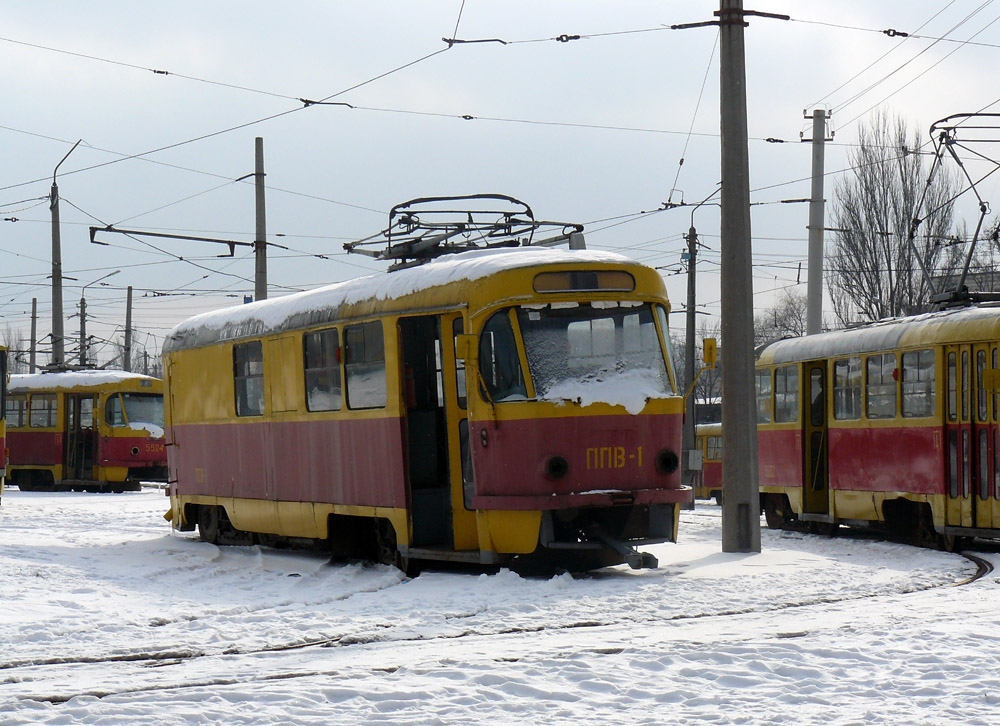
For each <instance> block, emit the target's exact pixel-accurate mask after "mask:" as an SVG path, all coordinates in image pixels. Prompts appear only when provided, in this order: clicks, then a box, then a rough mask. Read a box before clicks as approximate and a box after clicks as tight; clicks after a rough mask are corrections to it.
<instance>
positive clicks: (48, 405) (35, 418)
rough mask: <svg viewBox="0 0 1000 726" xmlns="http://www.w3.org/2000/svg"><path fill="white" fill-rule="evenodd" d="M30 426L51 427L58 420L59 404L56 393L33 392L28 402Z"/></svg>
mask: <svg viewBox="0 0 1000 726" xmlns="http://www.w3.org/2000/svg"><path fill="white" fill-rule="evenodd" d="M28 406H29V409H28V426H30V427H31V428H33V429H38V428H43V429H44V428H51V427H53V426H55V425H56V424H57V422H58V420H59V419H58V418H57V416H56V414H57V412H58V404H57V403H56V394H54V393H33V394H32V395H31V398H30V399H29V403H28Z"/></svg>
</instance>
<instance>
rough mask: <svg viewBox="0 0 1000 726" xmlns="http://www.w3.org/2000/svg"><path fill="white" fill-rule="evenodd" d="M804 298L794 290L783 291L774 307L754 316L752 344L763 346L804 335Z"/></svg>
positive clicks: (805, 304) (805, 302) (805, 301)
mask: <svg viewBox="0 0 1000 726" xmlns="http://www.w3.org/2000/svg"><path fill="white" fill-rule="evenodd" d="M807 305H808V303H807V300H806V296H805V295H804V294H803V293H800V292H795V291H794V290H791V289H788V290H785V291H784V292H783V293H782V294H781V297H780V298H778V301H777V302H775V304H774V307H770V308H768V309H767V310H764V311H763V312H761V313H759V314H758V315H755V316H754V319H753V342H754V345H763V344H764V343H767V342H770V341H772V340H781V339H782V338H797V337H798V336H800V335H805V334H806V308H807Z"/></svg>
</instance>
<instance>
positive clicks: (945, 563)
mask: <svg viewBox="0 0 1000 726" xmlns="http://www.w3.org/2000/svg"><path fill="white" fill-rule="evenodd" d="M166 505H167V500H166V499H165V498H164V497H163V495H162V492H161V491H160V490H157V489H146V490H143V491H141V492H134V493H131V492H130V493H126V494H116V495H104V494H87V493H63V492H59V493H51V492H49V493H45V492H20V491H18V490H17V489H16V488H9V489H8V490H7V491H6V493H4V495H3V506H2V508H0V520H2V522H3V526H2V527H0V592H3V595H4V607H3V608H0V639H2V642H3V643H4V648H3V654H2V655H0V673H2V677H0V713H2V714H3V717H2V719H0V720H2V721H3V723H4V724H5V725H9V726H21V725H22V724H23V725H24V726H28V725H29V724H30V726H41V725H44V724H61V725H63V726H65V725H66V724H98V723H99V724H104V725H105V726H116V725H118V724H121V725H123V726H125V725H127V726H142V725H145V724H150V725H153V724H155V725H156V726H162V725H164V724H170V725H172V724H184V725H185V726H188V725H190V724H220V723H225V724H255V725H260V726H264V725H271V724H274V725H277V724H289V723H294V724H300V725H302V726H309V725H311V724H324V725H325V724H329V723H331V722H334V723H338V724H362V723H363V724H421V726H422V725H423V724H442V725H445V724H463V725H466V724H508V723H531V724H657V725H661V724H699V725H701V724H780V725H782V726H784V725H785V724H789V723H795V724H803V725H807V726H856V725H857V724H869V723H874V724H884V725H887V726H896V725H898V726H925V725H926V726H932V725H933V726H936V725H937V724H944V723H946V724H962V725H963V726H992V725H993V724H996V723H997V719H998V718H1000V695H998V693H997V680H996V673H997V669H998V667H1000V655H998V653H1000V650H998V648H997V638H998V633H1000V630H998V621H997V609H996V602H997V595H998V589H1000V584H998V579H997V576H996V572H995V571H993V572H987V573H986V574H985V576H984V577H981V578H979V579H973V578H974V576H975V575H976V573H977V567H976V565H975V564H974V563H973V562H971V561H970V560H968V559H966V558H964V557H963V556H961V555H959V554H949V553H945V552H938V551H934V550H927V549H921V548H916V547H910V546H907V545H903V544H898V543H892V542H883V541H879V540H876V539H872V538H870V537H865V536H858V535H857V534H856V533H855V534H850V533H845V534H843V535H842V536H840V537H822V536H816V535H808V534H801V533H794V532H781V531H774V530H768V529H764V531H763V532H762V533H761V535H762V543H763V547H762V551H761V552H759V553H752V554H735V553H722V552H720V546H719V536H720V526H721V516H720V508H719V507H717V506H714V505H710V504H705V503H700V504H699V505H698V508H697V509H695V510H690V511H683V512H682V513H681V521H680V529H679V535H678V542H677V543H676V544H671V543H667V544H662V545H651V546H648V547H645V548H643V549H646V550H648V551H649V552H651V553H653V554H655V556H656V557H657V558H658V559H659V567H658V568H657V569H652V570H649V569H647V570H629V569H628V567H626V566H619V567H613V568H605V569H603V570H599V571H596V572H593V573H589V574H587V575H581V576H577V577H571V576H570V575H568V574H561V575H556V576H553V577H535V578H528V577H522V576H519V575H518V574H516V573H515V572H512V571H510V570H506V569H501V570H499V571H476V570H471V571H454V570H452V571H449V570H446V569H441V568H428V569H426V570H425V571H424V572H422V573H421V574H420V575H419V577H416V578H406V577H404V576H403V574H402V573H401V572H400V571H399V570H396V569H395V568H393V567H389V566H387V565H373V564H370V563H369V564H364V563H360V562H338V563H330V562H329V561H328V557H324V556H323V555H322V554H321V553H318V552H310V551H302V550H299V551H291V550H275V549H269V548H265V547H259V546H253V547H216V546H215V545H211V544H208V543H206V542H201V541H199V539H198V536H197V534H196V533H193V532H192V533H179V532H171V531H170V525H169V523H167V522H165V521H164V520H163V518H162V517H161V516H160V514H161V513H162V512H163V510H164V509H165V507H166ZM975 554H977V556H979V557H980V558H985V559H986V560H987V561H988V562H989V563H990V564H991V565H996V564H1000V554H998V553H997V551H996V548H995V547H992V548H991V547H989V546H988V545H987V546H985V547H984V546H980V547H977V548H976V552H975ZM970 580H971V581H970Z"/></svg>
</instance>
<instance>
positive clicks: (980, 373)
mask: <svg viewBox="0 0 1000 726" xmlns="http://www.w3.org/2000/svg"><path fill="white" fill-rule="evenodd" d="M976 420H977V421H978V422H979V423H986V422H988V421H989V420H990V410H989V403H988V399H987V398H986V351H985V350H979V351H976ZM980 471H987V469H981V470H980Z"/></svg>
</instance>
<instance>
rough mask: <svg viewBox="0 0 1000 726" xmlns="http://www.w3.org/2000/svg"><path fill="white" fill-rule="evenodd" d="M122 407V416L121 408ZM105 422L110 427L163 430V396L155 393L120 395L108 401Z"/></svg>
mask: <svg viewBox="0 0 1000 726" xmlns="http://www.w3.org/2000/svg"><path fill="white" fill-rule="evenodd" d="M123 406H124V415H123V411H122V407H123ZM107 421H108V423H109V424H111V425H112V426H129V427H131V428H136V429H141V428H149V427H151V426H152V427H156V428H158V429H160V430H162V429H163V396H162V395H159V394H156V393H122V394H121V399H119V397H118V396H113V397H111V398H110V399H108V406H107Z"/></svg>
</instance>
